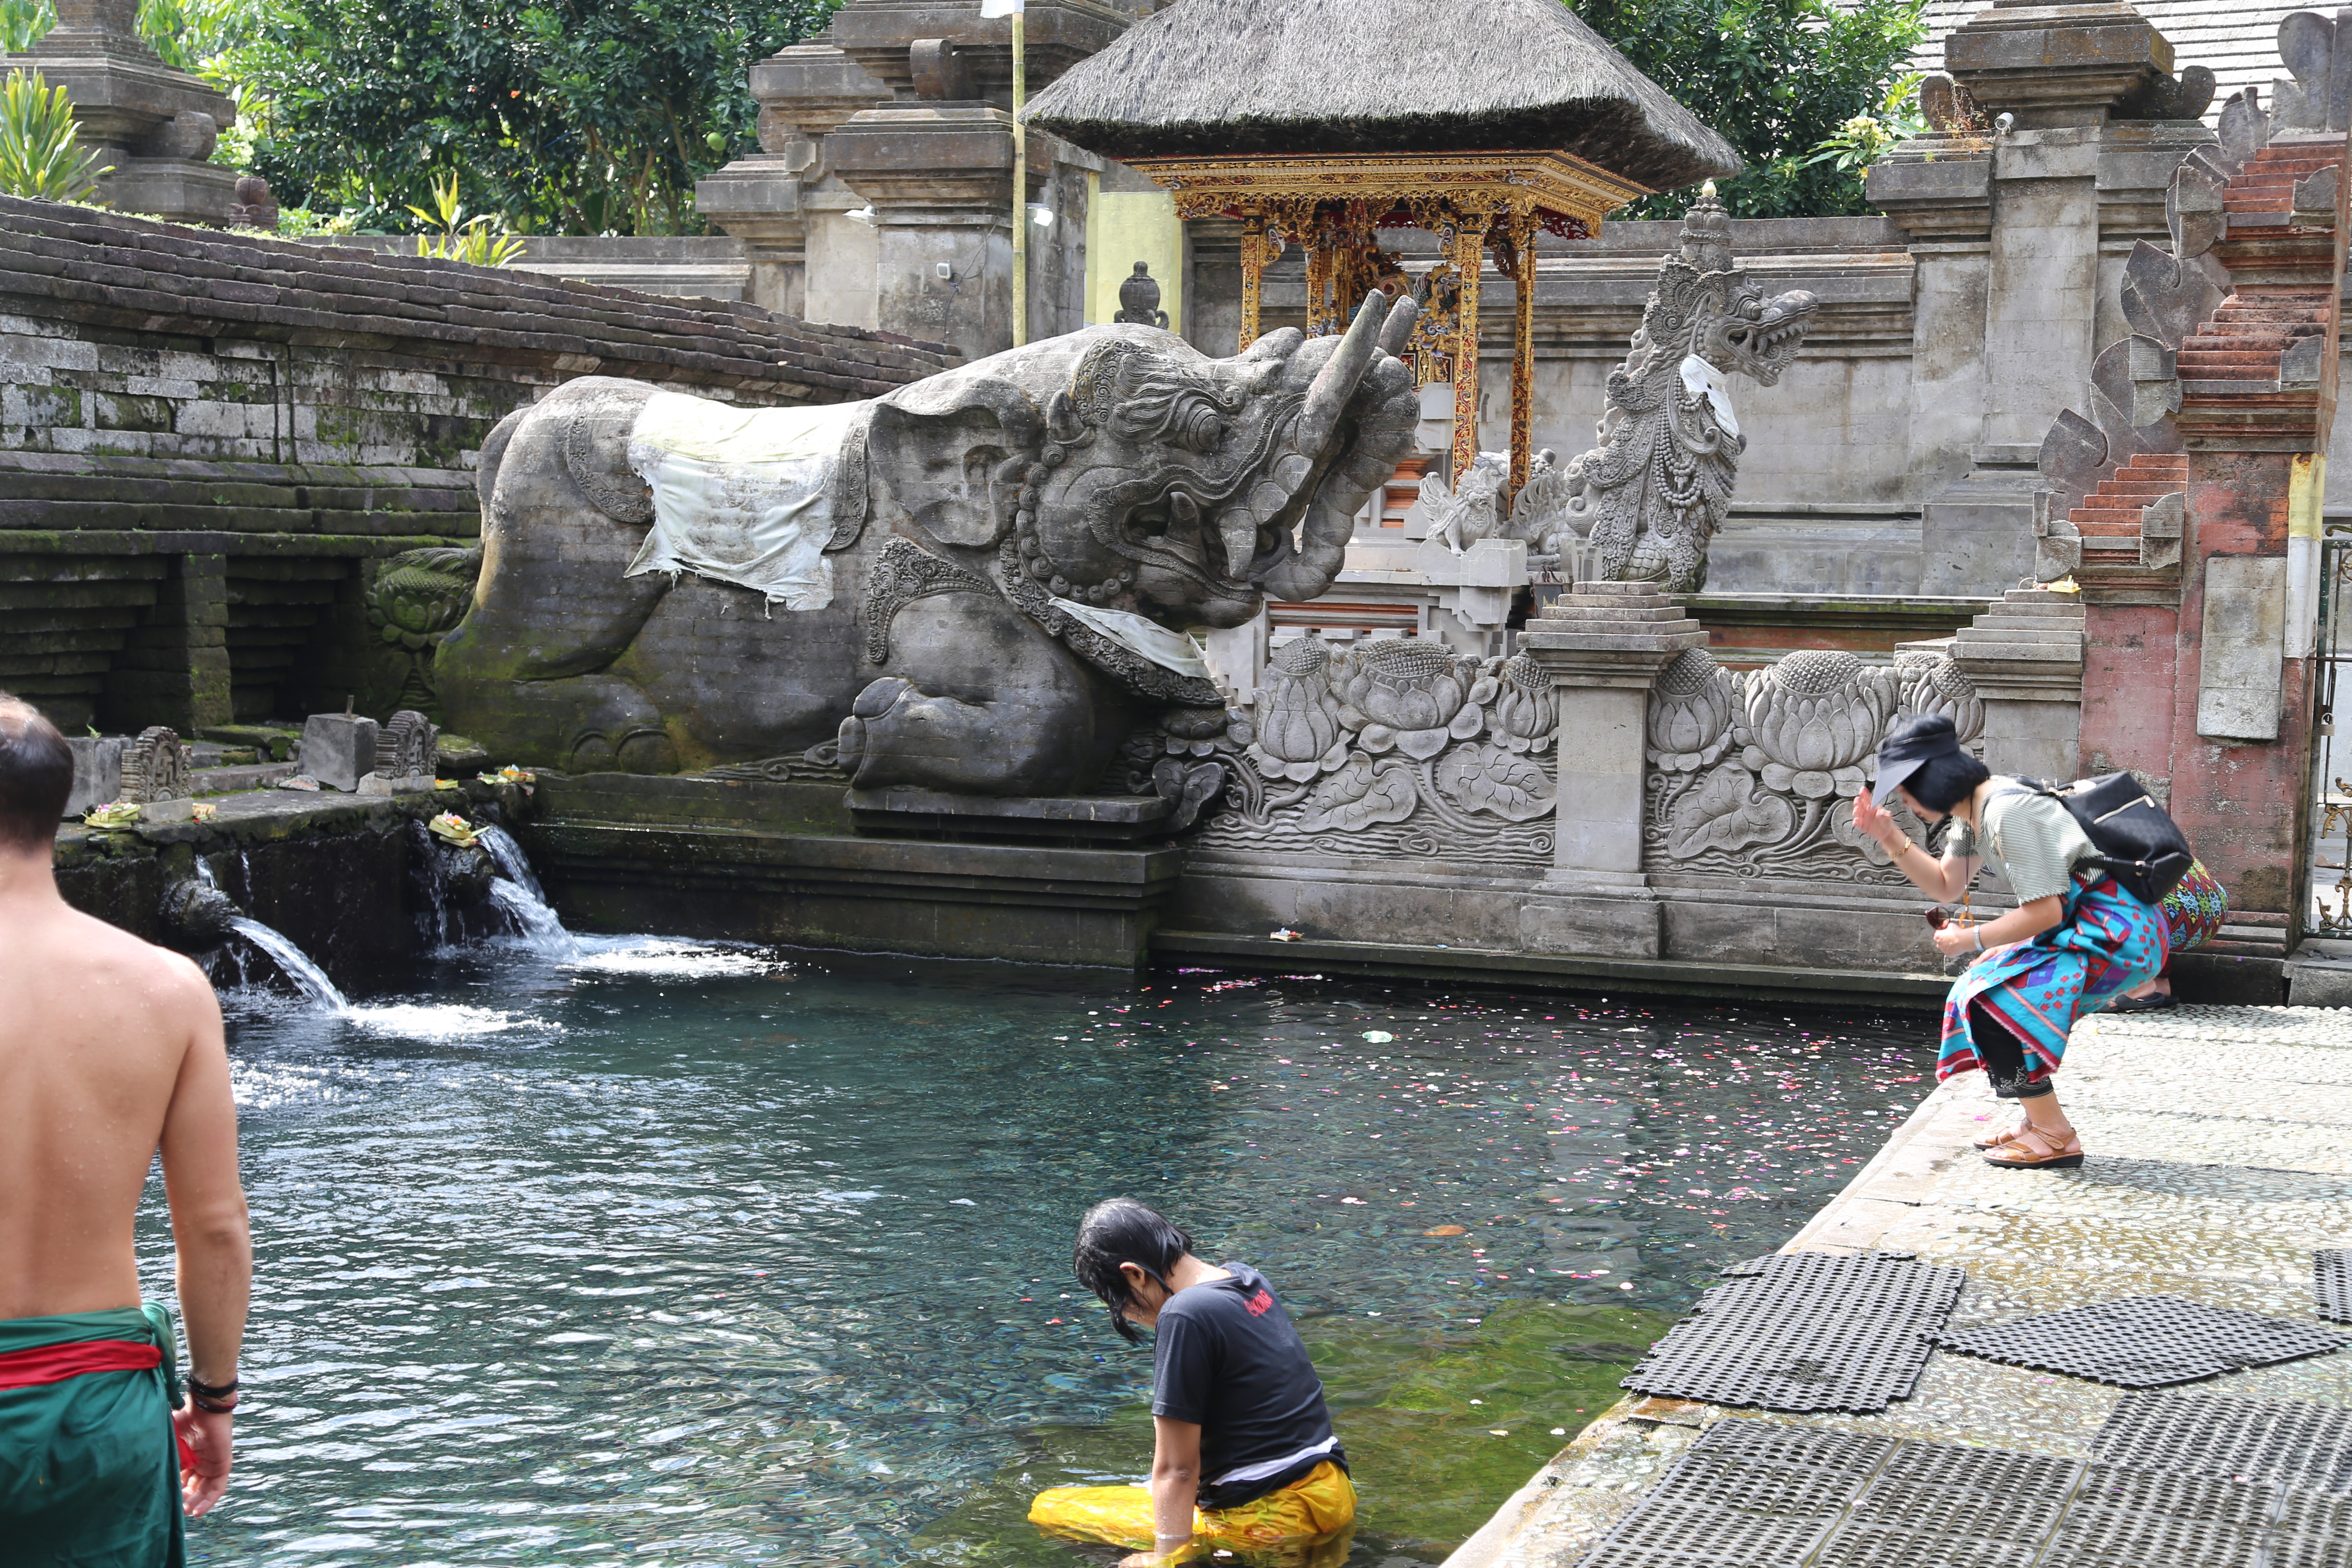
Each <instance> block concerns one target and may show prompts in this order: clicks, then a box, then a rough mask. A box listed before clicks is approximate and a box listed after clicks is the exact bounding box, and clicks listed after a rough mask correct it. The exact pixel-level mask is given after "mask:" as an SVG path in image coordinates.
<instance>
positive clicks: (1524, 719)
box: [1131, 637, 1558, 868]
mask: <svg viewBox="0 0 2352 1568" xmlns="http://www.w3.org/2000/svg"><path fill="white" fill-rule="evenodd" d="M1557 715H1558V710H1557V707H1556V705H1555V703H1554V701H1553V698H1552V691H1551V682H1550V679H1549V677H1548V676H1546V675H1545V674H1544V673H1543V672H1542V671H1541V670H1539V669H1538V668H1536V667H1535V665H1534V664H1533V662H1532V661H1530V660H1529V659H1528V658H1526V657H1525V656H1519V657H1517V658H1510V659H1478V658H1467V657H1464V656H1461V655H1457V654H1455V653H1454V652H1453V651H1452V650H1450V649H1449V648H1447V647H1445V646H1444V644H1442V643H1438V642H1434V641H1426V640H1422V639H1407V638H1398V637H1384V638H1379V639H1375V640H1373V641H1370V642H1365V643H1360V644H1358V645H1356V646H1355V647H1350V648H1334V647H1331V646H1330V645H1329V644H1328V643H1325V642H1323V641H1321V640H1320V639H1319V638H1313V637H1301V638H1299V639H1298V640H1297V641H1295V642H1292V643H1290V644H1288V645H1286V646H1285V647H1282V648H1281V649H1279V650H1278V651H1277V652H1276V655H1275V657H1274V658H1273V660H1272V661H1271V664H1270V666H1269V668H1268V669H1267V672H1266V679H1265V686H1264V688H1263V689H1261V691H1260V693H1259V695H1258V698H1257V700H1256V701H1255V703H1254V704H1253V705H1251V706H1250V707H1249V708H1247V709H1245V710H1235V711H1234V712H1233V713H1232V714H1230V715H1228V716H1227V720H1226V727H1225V732H1224V737H1223V741H1222V742H1217V743H1216V744H1214V745H1213V746H1212V748H1211V749H1212V751H1215V752H1217V754H1218V755H1220V756H1221V757H1222V758H1223V760H1224V761H1225V763H1227V764H1228V767H1229V770H1230V771H1229V777H1228V780H1227V783H1226V786H1225V790H1224V798H1223V803H1222V804H1223V810H1222V811H1221V812H1219V813H1218V814H1217V815H1216V816H1213V817H1211V818H1209V819H1207V820H1206V821H1205V822H1204V825H1203V826H1202V829H1201V830H1200V836H1199V837H1197V838H1196V839H1195V841H1194V842H1195V843H1196V844H1198V845H1200V846H1201V847H1207V848H1215V847H1221V846H1231V847H1242V846H1244V845H1248V846H1254V847H1258V848H1271V847H1284V848H1292V849H1298V850H1304V851H1307V852H1311V853H1318V854H1322V853H1328V854H1339V855H1365V854H1394V853H1399V852H1402V853H1407V854H1414V855H1426V856H1443V857H1445V858H1458V859H1462V860H1468V861H1483V862H1487V863H1498V864H1506V865H1521V866H1525V867H1528V868H1542V867H1544V866H1548V865H1549V859H1550V855H1551V832H1550V825H1549V822H1548V821H1542V820H1541V819H1545V818H1548V817H1549V816H1550V814H1551V809H1552V804H1553V801H1554V799H1555V797H1556V795H1557V788H1556V785H1555V784H1554V774H1553V763H1552V757H1551V740H1552V734H1553V731H1554V729H1555V727H1556V725H1557V721H1558V717H1557ZM1202 743H1203V742H1184V741H1180V740H1179V739H1178V738H1177V737H1176V736H1174V735H1173V734H1171V733H1168V732H1166V731H1165V728H1164V727H1163V731H1162V733H1161V735H1160V738H1159V739H1158V740H1157V741H1156V742H1147V744H1146V745H1145V746H1144V747H1143V748H1142V750H1143V751H1144V752H1146V753H1148V754H1150V755H1151V756H1154V757H1156V756H1158V755H1160V753H1162V752H1168V753H1173V752H1178V751H1179V750H1180V749H1181V751H1183V752H1185V753H1187V754H1204V753H1202V752H1201V745H1202ZM1219 747H1222V750H1219ZM1143 760H1144V758H1143V757H1142V756H1137V757H1136V758H1135V759H1134V763H1133V764H1131V766H1133V767H1134V769H1135V771H1136V773H1137V775H1138V776H1140V766H1139V764H1140V763H1142V762H1143ZM1521 824H1530V825H1534V826H1526V827H1522V826H1519V825H1521Z"/></svg>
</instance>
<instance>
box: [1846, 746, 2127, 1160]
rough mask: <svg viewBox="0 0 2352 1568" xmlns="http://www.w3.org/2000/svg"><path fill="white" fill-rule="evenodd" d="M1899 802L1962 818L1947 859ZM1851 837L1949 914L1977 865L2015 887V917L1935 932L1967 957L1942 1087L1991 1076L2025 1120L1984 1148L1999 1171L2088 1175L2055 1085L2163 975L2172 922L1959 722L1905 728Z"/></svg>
mask: <svg viewBox="0 0 2352 1568" xmlns="http://www.w3.org/2000/svg"><path fill="white" fill-rule="evenodd" d="M1888 795H1899V796H1900V797H1902V800H1903V804H1904V805H1907V806H1909V807H1910V808H1911V810H1912V812H1913V813H1914V814H1915V815H1916V816H1918V818H1919V820H1920V821H1922V822H1926V823H1936V822H1940V821H1942V820H1943V819H1944V818H1945V817H1946V816H1950V817H1951V818H1953V824H1952V831H1951V834H1950V837H1949V838H1948V841H1947V844H1946V847H1945V850H1944V856H1943V858H1942V859H1940V860H1939V859H1937V858H1934V857H1933V856H1930V855H1929V854H1928V853H1927V851H1926V850H1925V849H1922V848H1920V847H1919V846H1917V845H1916V844H1914V843H1913V842H1912V841H1911V840H1910V838H1909V837H1907V836H1906V835H1905V833H1904V831H1903V829H1902V827H1901V826H1898V825H1897V824H1896V823H1895V818H1894V816H1892V815H1891V814H1889V813H1888V812H1886V811H1885V809H1883V807H1884V806H1885V801H1886V797H1887V796H1888ZM1853 825H1854V826H1855V828H1856V829H1857V830H1859V831H1860V832H1862V833H1863V834H1864V835H1866V836H1867V837H1871V838H1874V839H1875V840H1877V842H1878V845H1879V847H1881V848H1882V849H1885V851H1886V853H1887V854H1888V855H1889V856H1891V857H1893V858H1894V861H1895V866H1896V868H1898V869H1900V870H1901V871H1902V872H1903V874H1904V875H1905V876H1906V877H1908V878H1909V879H1911V882H1912V885H1913V886H1915V887H1916V888H1917V889H1919V890H1920V891H1921V892H1923V893H1926V894H1927V896H1928V897H1929V898H1931V899H1934V900H1937V902H1938V903H1949V902H1951V901H1953V900H1957V899H1958V898H1959V897H1960V896H1961V894H1963V893H1964V892H1966V891H1967V890H1968V886H1969V881H1970V880H1971V879H1973V878H1974V877H1975V876H1976V873H1977V868H1978V867H1979V865H1980V864H1986V865H1990V866H1991V867H1992V868H1993V869H1994V870H1996V871H1998V872H2000V874H2001V876H2002V877H2003V878H2004V879H2006V880H2007V881H2008V883H2009V887H2010V890H2011V892H2012V893H2013V894H2014V895H2015V896H2016V898H2017V908H2015V909H2013V910H2010V911H2009V912H2008V913H2006V914H2004V915H2002V916H2000V918H1999V919H1997V920H1990V921H1985V922H1983V923H1982V924H1979V925H1960V924H1951V925H1946V926H1943V927H1941V928H1940V929H1938V930H1937V932H1936V948H1937V952H1942V953H1944V954H1945V955H1946V956H1948V957H1954V958H1958V957H1967V958H1969V959H1970V963H1969V966H1968V968H1967V969H1965V970H1963V971H1962V972H1961V973H1960V977H1959V978H1958V980H1956V981H1954V982H1953V983H1952V990H1951V994H1950V996H1949V997H1948V998H1947V999H1946V1001H1945V1003H1944V1036H1943V1049H1942V1052H1941V1054H1940V1055H1939V1056H1938V1058H1937V1062H1936V1077H1937V1079H1948V1078H1949V1077H1951V1076H1952V1075H1953V1074H1954V1073H1961V1072H1967V1071H1969V1070H1970V1069H1971V1068H1983V1069H1984V1071H1985V1076H1986V1077H1987V1078H1989V1079H1991V1081H1992V1089H1993V1092H1994V1093H1995V1094H1997V1095H1999V1096H2000V1098H2002V1099H2003V1100H2016V1101H2018V1103H2019V1106H2020V1109H2021V1110H2023V1111H2024V1112H2025V1116H2024V1119H2023V1120H2022V1121H2020V1122H2019V1123H2018V1124H2017V1125H2016V1126H2014V1127H2011V1128H2009V1129H2007V1130H2006V1131H2000V1132H1996V1133H1993V1134H1991V1135H1990V1137H1985V1138H1979V1140H1977V1147H1978V1148H1979V1149H1982V1150H1984V1151H1986V1153H1985V1159H1986V1160H1987V1162H1988V1163H1991V1164H1995V1165H2000V1166H2002V1167H2004V1168H2006V1169H2009V1170H2019V1171H2033V1170H2055V1169H2062V1168H2066V1167H2071V1166H2074V1165H2079V1164H2081V1163H2083V1141H2082V1139H2081V1138H2079V1137H2077V1136H2076V1135H2075V1131H2074V1127H2073V1125H2072V1124H2071V1123H2069V1122H2068V1121H2067V1120H2066V1113H2065V1112H2064V1111H2063V1110H2060V1109H2059V1105H2058V1095H2057V1090H2056V1089H2055V1087H2054V1086H2053V1084H2052V1083H2051V1081H2050V1079H2051V1075H2052V1074H2053V1073H2054V1072H2056V1071H2057V1070H2058V1064H2059V1061H2060V1059H2061V1058H2063V1057H2064V1056H2065V1054H2066V1036H2067V1033H2068V1031H2069V1030H2071V1029H2072V1028H2073V1027H2074V1020H2075V1019H2077V1018H2079V1017H2081V1016H2083V1015H2084V1014H2085V1013H2095V1012H2097V1011H2098V1010H2099V1009H2100V1008H2102V1007H2104V1006H2105V1005H2107V1004H2108V1003H2109V1002H2110V1001H2112V1000H2113V999H2114V998H2116V996H2118V995H2120V994H2123V993H2125V992H2127V991H2131V990H2134V989H2136V988H2137V987H2139V986H2142V985H2145V984H2147V982H2149V981H2150V980H2152V979H2154V978H2155V977H2156V973H2157V971H2158V970H2159V969H2161V968H2162V967H2163V965H2164V960H2165V928H2164V921H2163V920H2162V918H2161V917H2160V916H2159V915H2158V912H2157V911H2156V910H2155V909H2153V908H2151V907H2150V906H2148V905H2147V904H2144V903H2142V902H2140V901H2139V900H2137V899H2136V898H2134V897H2132V895H2131V894H2129V893H2127V892H2126V891H2125V890H2124V889H2123V888H2122V887H2121V886H2119V885H2118V884H2117V883H2116V879H2114V878H2113V877H2110V876H2109V875H2107V873H2106V872H2105V870H2103V869H2101V868H2097V867H2095V866H2093V865H2090V864H2088V862H2090V861H2092V860H2094V859H2095V858H2097V856H2098V850H2097V849H2096V848H2095V847H2094V846H2093V845H2092V843H2091V840H2090V837H2089V836H2088V835H2086V834H2085V833H2084V831H2083V829H2082V826H2081V825H2080V824H2079V823H2077V822H2076V821H2075V820H2074V816H2073V815H2072V814H2071V813H2069V812H2068V811H2067V809H2066V807H2065V806H2064V805H2063V804H2062V803H2061V802H2059V801H2057V800H2054V799H2053V798H2052V797H2051V796H2049V795H2042V794H2041V793H2039V792H2037V791H2036V790H2034V789H2033V788H2032V786H2031V785H2029V784H2023V783H2021V782H2020V781H2019V780H2017V779H2015V778H2011V777H2006V776H1996V775H1994V774H1993V773H1991V772H1990V770H1989V769H1987V768H1986V766H1985V765H1984V764H1983V763H1980V762H1979V761H1977V760H1976V758H1974V757H1972V756H1969V754H1968V753H1967V752H1964V751H1962V750H1961V749H1960V742H1959V737H1958V735H1957V734H1955V733H1954V732H1953V730H1952V721H1950V720H1949V719H1947V718H1944V717H1942V716H1940V715H1930V716H1927V717H1925V718H1916V719H1906V720H1905V721H1903V722H1902V723H1900V724H1898V725H1897V726H1896V727H1895V731H1894V733H1892V734H1890V735H1889V736H1887V738H1886V740H1885V742H1883V743H1882V744H1881V745H1880V746H1879V748H1878V780H1877V783H1876V784H1874V785H1873V786H1872V789H1871V791H1870V793H1869V794H1867V795H1860V796H1857V797H1856V798H1855V800H1854V803H1853Z"/></svg>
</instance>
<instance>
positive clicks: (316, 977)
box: [228, 915, 352, 1013]
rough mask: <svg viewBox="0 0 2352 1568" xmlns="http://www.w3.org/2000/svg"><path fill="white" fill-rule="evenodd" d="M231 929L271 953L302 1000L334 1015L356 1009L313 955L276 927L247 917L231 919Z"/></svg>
mask: <svg viewBox="0 0 2352 1568" xmlns="http://www.w3.org/2000/svg"><path fill="white" fill-rule="evenodd" d="M228 926H229V929H230V930H231V931H235V932H236V934H237V935H239V936H241V937H243V938H245V940H246V941H247V942H251V943H253V945H254V946H256V947H257V948H259V949H260V950H261V951H262V952H266V953H268V955H269V956H270V958H271V959H272V960H274V961H275V962H276V963H277V965H278V969H279V971H280V972H282V973H284V974H285V976H286V978H287V979H288V980H289V981H291V982H293V984H294V989H295V990H297V991H299V992H300V993H301V995H302V1000H304V1001H305V1002H307V1003H309V1004H310V1005H311V1006H313V1007H317V1008H321V1009H323V1010H325V1011H327V1012H330V1013H348V1012H350V1011H351V1010H352V1005H351V1004H350V1003H349V1002H347V1001H345V1000H344V999H343V994H342V993H341V992H340V991H338V990H336V989H335V983H334V982H333V981H331V980H330V979H328V978H327V975H326V972H325V971H324V970H321V969H320V967H319V966H318V965H317V964H315V963H311V962H310V957H309V955H308V954H306V953H304V952H303V951H302V950H301V949H300V948H299V947H296V946H295V945H294V943H293V942H291V941H289V939H288V937H287V935H286V933H285V932H284V931H278V929H277V928H275V927H274V926H266V925H263V924H262V923H261V922H260V921H257V920H250V919H247V917H246V916H244V915H238V916H236V917H235V918H233V919H231V920H230V921H229V922H228Z"/></svg>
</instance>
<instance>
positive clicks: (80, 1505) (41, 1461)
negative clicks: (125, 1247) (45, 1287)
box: [0, 1306, 185, 1568]
mask: <svg viewBox="0 0 2352 1568" xmlns="http://www.w3.org/2000/svg"><path fill="white" fill-rule="evenodd" d="M173 1360H174V1357H173V1335H172V1324H171V1319H170V1317H169V1316H168V1315H166V1314H165V1313H164V1311H163V1309H162V1308H161V1307H152V1306H151V1307H144V1308H142V1307H123V1308H119V1309H117V1310H113V1311H108V1312H67V1313H61V1314H59V1315H58V1316H56V1317H48V1318H10V1319H0V1557H5V1559H6V1561H7V1562H8V1563H10V1564H11V1565H12V1568H180V1565H181V1563H183V1562H184V1560H185V1559H184V1550H185V1549H184V1543H183V1541H182V1537H181V1522H180V1455H179V1446H178V1443H177V1440H176V1439H175V1437H174V1436H173V1430H172V1404H171V1397H170V1394H169V1393H168V1392H167V1391H168V1390H169V1388H170V1386H171V1384H172V1381H173Z"/></svg>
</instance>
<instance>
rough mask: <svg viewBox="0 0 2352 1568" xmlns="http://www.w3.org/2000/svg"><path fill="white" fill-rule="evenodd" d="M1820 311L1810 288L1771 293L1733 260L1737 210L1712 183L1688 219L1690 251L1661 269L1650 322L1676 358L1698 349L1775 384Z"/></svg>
mask: <svg viewBox="0 0 2352 1568" xmlns="http://www.w3.org/2000/svg"><path fill="white" fill-rule="evenodd" d="M1820 309H1821V301H1820V300H1818V299H1816V298H1815V297H1814V296H1813V294H1812V292H1811V290H1810V289H1790V290H1789V291H1788V292H1787V293H1785V294H1780V295H1776V296H1774V297H1773V298H1771V299H1769V300H1767V299H1766V298H1764V291H1763V289H1759V288H1758V287H1757V285H1756V281H1755V279H1752V278H1750V277H1748V274H1747V272H1746V271H1745V270H1743V269H1742V268H1740V266H1739V264H1738V262H1737V261H1735V260H1733V259H1732V255H1731V219H1730V216H1728V215H1727V214H1726V213H1725V211H1724V210H1723V203H1722V202H1721V201H1720V200H1719V199H1717V196H1716V195H1715V193H1714V191H1713V190H1712V189H1708V190H1706V191H1703V192H1702V193H1701V194H1700V195H1699V198H1698V200H1697V202H1696V204H1694V205H1692V207H1691V209H1690V212H1689V214H1688V215H1687V216H1685V218H1684V220H1683V232H1682V254H1681V255H1679V256H1669V257H1667V258H1666V259H1665V261H1664V264H1663V265H1662V266H1661V267H1660V268H1658V291H1657V292H1656V293H1655V294H1654V295H1653V296H1652V297H1651V301H1650V310H1647V311H1645V312H1644V313H1643V322H1642V325H1643V330H1644V331H1645V332H1646V333H1647V334H1648V335H1649V337H1650V340H1651V342H1654V343H1655V344H1656V345H1657V346H1658V348H1659V349H1660V350H1662V351H1664V353H1665V355H1666V356H1667V357H1668V358H1669V359H1671V360H1674V361H1679V360H1680V359H1681V358H1682V357H1683V356H1684V355H1685V354H1696V355H1697V356H1698V357H1699V358H1701V359H1703V360H1705V361H1706V362H1707V363H1709V364H1711V365H1713V366H1715V368H1716V369H1717V370H1719V371H1721V372H1723V373H1724V374H1726V375H1744V376H1747V377H1748V378H1749V379H1751V380H1753V381H1755V382H1757V383H1759V384H1761V385H1764V386H1771V385H1774V384H1777V383H1778V382H1779V381H1780V373H1781V372H1782V371H1783V370H1785V369H1787V368H1788V365H1789V362H1790V360H1792V359H1794V358H1796V357H1797V348H1798V345H1799V344H1801V343H1802V342H1804V339H1805V332H1806V331H1807V329H1809V328H1810V327H1811V325H1812V321H1813V314H1814V312H1815V311H1816V310H1820Z"/></svg>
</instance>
